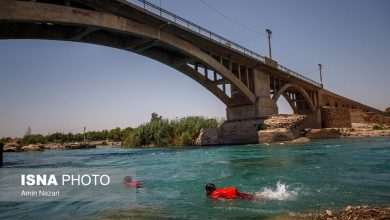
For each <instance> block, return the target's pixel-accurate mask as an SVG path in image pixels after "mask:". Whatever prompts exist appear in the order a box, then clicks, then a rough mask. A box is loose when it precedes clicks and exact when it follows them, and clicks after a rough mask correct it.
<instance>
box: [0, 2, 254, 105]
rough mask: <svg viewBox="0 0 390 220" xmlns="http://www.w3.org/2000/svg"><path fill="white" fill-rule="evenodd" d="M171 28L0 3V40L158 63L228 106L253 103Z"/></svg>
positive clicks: (95, 13)
mask: <svg viewBox="0 0 390 220" xmlns="http://www.w3.org/2000/svg"><path fill="white" fill-rule="evenodd" d="M59 2H60V1H59ZM63 2H66V1H63ZM86 2H88V1H86ZM123 4H126V3H123ZM175 25H176V24H170V23H169V22H164V23H161V24H155V25H154V26H152V25H146V24H143V23H142V22H139V21H135V20H132V19H130V18H127V17H124V16H122V15H118V14H115V13H109V12H107V11H106V10H92V8H91V9H82V8H79V7H77V8H76V7H70V6H66V5H57V4H47V3H40V2H32V1H31V2H26V1H10V0H6V1H1V2H0V39H47V40H62V41H75V42H83V43H92V44H99V45H103V46H108V47H113V48H118V49H123V50H127V51H130V52H134V53H137V54H140V55H142V56H146V57H149V58H151V59H154V60H157V61H159V62H161V63H163V64H165V65H168V66H170V67H172V68H174V69H176V70H178V71H179V72H181V73H183V74H185V75H187V76H189V77H190V78H192V79H194V80H195V81H197V82H198V83H200V84H201V85H202V86H204V87H205V88H206V89H208V90H209V91H210V92H211V93H213V94H214V95H215V96H216V97H218V98H219V99H220V100H221V101H222V102H223V103H224V104H225V105H226V106H228V107H233V106H235V105H242V104H254V103H255V102H256V97H255V95H254V94H253V92H252V91H251V90H250V89H249V88H248V86H247V85H245V84H244V83H243V82H242V81H241V80H240V79H239V78H238V77H236V76H235V75H234V74H233V73H232V72H231V71H230V69H229V68H228V67H226V65H224V64H223V62H219V61H218V60H217V59H216V58H215V57H213V56H212V55H211V54H208V53H207V52H206V51H204V50H202V49H201V48H198V47H196V46H195V45H193V44H191V43H189V42H188V41H186V40H185V37H180V36H176V35H174V34H171V33H168V32H166V31H164V30H166V29H168V28H173V27H174V26H175ZM198 67H200V69H201V71H203V73H200V72H199V70H198ZM209 71H212V72H213V74H214V80H211V79H210V77H208V76H207V75H208V72H209ZM216 75H218V76H219V79H218V78H217V77H216ZM225 84H226V85H229V84H230V86H231V87H234V88H235V90H236V91H238V92H239V94H240V96H241V97H242V98H243V99H241V100H239V101H237V99H234V97H233V95H232V94H231V95H230V96H229V94H228V93H227V92H226V91H225ZM221 85H223V88H221Z"/></svg>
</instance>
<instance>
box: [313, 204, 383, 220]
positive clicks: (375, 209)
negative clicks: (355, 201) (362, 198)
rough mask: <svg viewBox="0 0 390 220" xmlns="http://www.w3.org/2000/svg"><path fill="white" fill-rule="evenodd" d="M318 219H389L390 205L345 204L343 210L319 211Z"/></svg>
mask: <svg viewBox="0 0 390 220" xmlns="http://www.w3.org/2000/svg"><path fill="white" fill-rule="evenodd" d="M316 219H318V220H332V219H339V220H360V219H362V220H377V219H378V220H379V219H383V220H384V219H390V207H379V206H365V205H363V206H347V207H346V208H345V209H343V210H339V211H335V212H333V211H331V210H326V211H325V212H323V213H320V214H319V215H318V216H317V218H316Z"/></svg>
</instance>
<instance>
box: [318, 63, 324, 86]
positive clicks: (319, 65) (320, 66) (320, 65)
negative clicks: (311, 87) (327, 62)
mask: <svg viewBox="0 0 390 220" xmlns="http://www.w3.org/2000/svg"><path fill="white" fill-rule="evenodd" d="M318 67H319V68H320V80H321V88H324V84H323V83H322V64H318Z"/></svg>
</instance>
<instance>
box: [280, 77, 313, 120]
mask: <svg viewBox="0 0 390 220" xmlns="http://www.w3.org/2000/svg"><path fill="white" fill-rule="evenodd" d="M280 96H283V97H284V98H285V99H286V100H287V102H288V103H289V105H290V107H291V108H292V110H293V111H294V113H313V112H315V111H316V109H315V106H314V104H313V102H312V100H311V98H310V96H309V94H308V93H307V92H306V90H304V89H303V88H302V87H300V86H299V85H297V84H295V83H287V84H286V85H284V86H283V87H282V88H280V90H279V91H278V92H277V93H276V94H275V95H274V96H273V97H272V99H273V100H275V102H276V101H277V100H278V99H279V97H280ZM297 96H300V97H297ZM298 98H303V99H301V100H298ZM308 111H309V112H308Z"/></svg>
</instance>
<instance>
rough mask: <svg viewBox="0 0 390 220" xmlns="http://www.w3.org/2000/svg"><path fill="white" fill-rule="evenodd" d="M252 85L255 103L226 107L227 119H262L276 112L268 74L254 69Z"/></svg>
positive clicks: (276, 108)
mask: <svg viewBox="0 0 390 220" xmlns="http://www.w3.org/2000/svg"><path fill="white" fill-rule="evenodd" d="M254 85H255V88H254V92H255V95H256V103H255V104H253V105H241V106H235V107H231V108H227V109H226V115H227V120H228V121H237V120H248V119H263V118H265V117H267V116H269V115H271V114H277V113H278V107H277V106H276V102H275V100H273V99H271V93H270V79H269V75H268V74H267V73H264V72H262V71H261V70H259V69H254Z"/></svg>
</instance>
